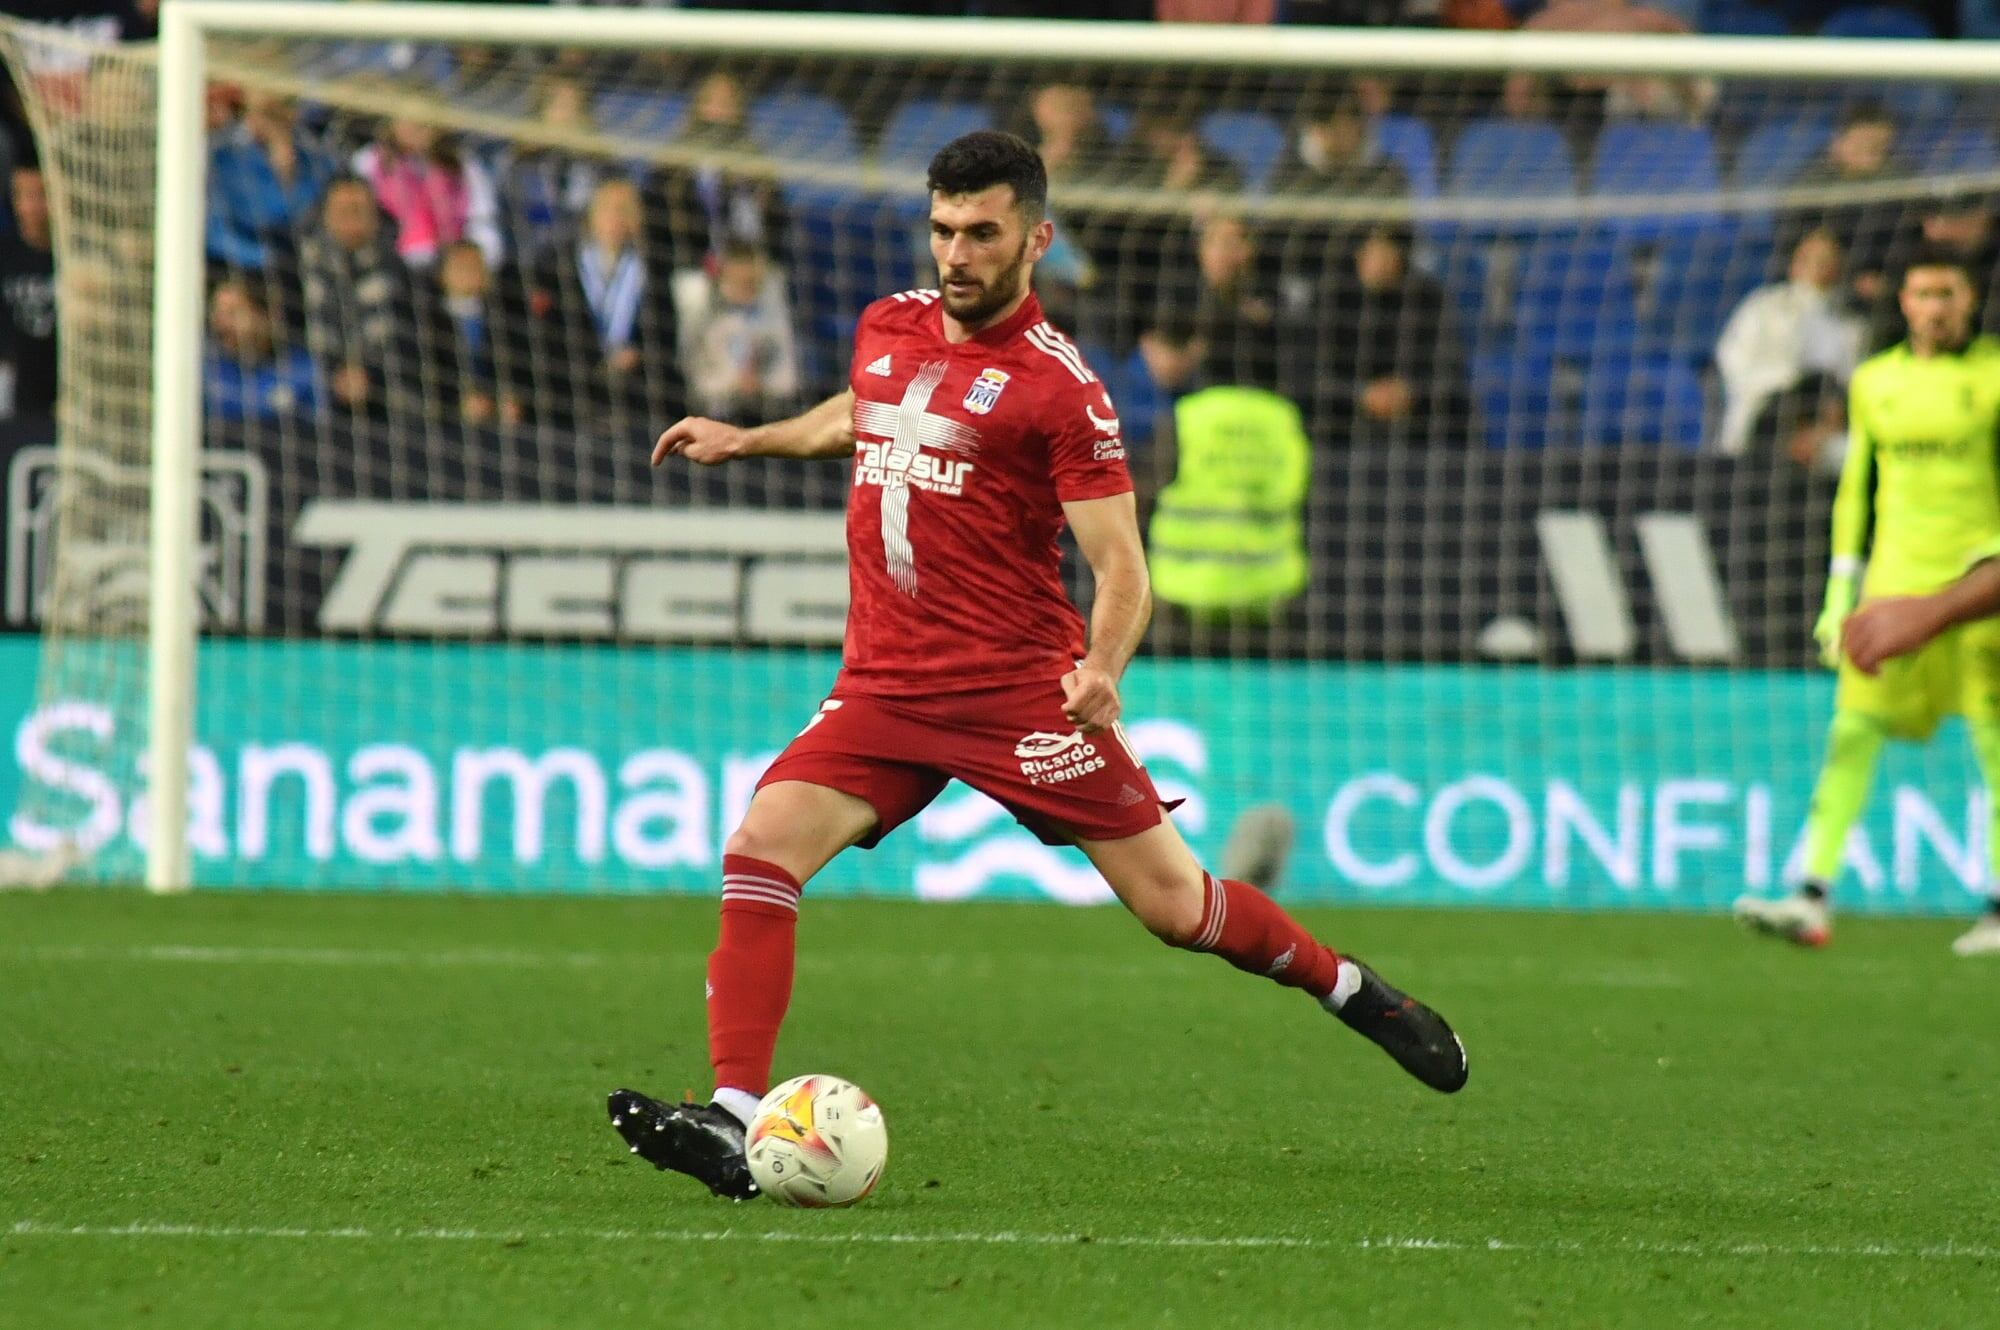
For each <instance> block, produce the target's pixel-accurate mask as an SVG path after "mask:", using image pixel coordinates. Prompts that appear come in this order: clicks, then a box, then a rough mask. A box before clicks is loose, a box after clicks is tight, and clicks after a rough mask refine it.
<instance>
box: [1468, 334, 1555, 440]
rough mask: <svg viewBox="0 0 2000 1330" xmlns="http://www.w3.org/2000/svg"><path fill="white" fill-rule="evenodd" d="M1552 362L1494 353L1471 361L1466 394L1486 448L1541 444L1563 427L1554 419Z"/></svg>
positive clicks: (1506, 353)
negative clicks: (1476, 412)
mask: <svg viewBox="0 0 2000 1330" xmlns="http://www.w3.org/2000/svg"><path fill="white" fill-rule="evenodd" d="M1555 379H1556V365H1555V363H1554V362H1553V361H1552V360H1550V359H1549V358H1548V357H1546V356H1537V355H1532V354H1525V355H1524V354H1518V353H1513V352H1498V353H1492V354H1487V355H1482V356H1479V357H1477V358H1476V359H1475V360H1474V361H1473V363H1472V395H1473V397H1474V399H1475V400H1476V401H1477V402H1478V405H1479V414H1480V419H1481V421H1482V422H1483V423H1484V425H1485V428H1486V443H1487V446H1488V447H1491V448H1546V447H1547V446H1549V444H1551V443H1552V442H1556V441H1557V440H1558V439H1560V438H1561V437H1562V435H1563V434H1565V433H1566V432H1567V431H1565V430H1564V429H1563V428H1562V421H1561V420H1560V418H1559V417H1560V416H1561V414H1562V413H1561V411H1560V409H1559V400H1558V394H1557V392H1556V389H1555Z"/></svg>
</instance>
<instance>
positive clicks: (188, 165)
mask: <svg viewBox="0 0 2000 1330" xmlns="http://www.w3.org/2000/svg"><path fill="white" fill-rule="evenodd" d="M212 37H228V38H234V39H254V38H293V39H313V40H343V39H351V40H367V41H382V42H389V41H411V42H463V41H466V40H468V39H476V40H477V41H479V42H482V43H492V44H496V45H498V44H504V43H509V42H521V43H533V44H542V45H559V46H564V47H588V48H600V49H605V48H610V49H627V50H671V51H675V52H695V53H702V52H707V53H716V54H724V53H733V54H755V53H761V52H768V51H783V52H786V53H791V54H798V53H810V54H824V55H827V56H844V57H855V58H863V59H879V58H884V57H895V56H901V57H937V58H939V59H943V60H953V61H960V62H963V61H966V60H967V59H968V58H969V55H970V54H974V53H976V57H977V59H980V60H990V61H993V62H998V63H1010V64H1032V63H1035V62H1040V61H1052V62H1067V63H1076V62H1088V63H1089V64H1091V65H1096V66H1135V67H1147V68H1153V69H1169V70H1170V69H1174V68H1182V67H1184V68H1189V69H1193V68H1231V67H1239V66H1240V67H1245V68H1250V67H1255V68H1262V69H1290V70H1306V71H1364V70H1365V71H1424V72H1452V73H1459V74H1484V75H1504V74H1507V73H1511V72H1519V71H1538V72H1546V73H1561V72H1567V71H1590V72H1593V73H1601V74H1633V75H1638V74H1645V75H1661V76H1680V77H1686V78H1727V77H1731V76H1736V77H1742V78H1783V79H1786V80H1800V81H1814V80H1824V81H1841V80H1849V81H1880V80H1897V81H1904V82H1910V83H1926V82H1946V81H1956V82H1967V83H1985V84H1989V85H2000V43H1993V44H1987V43H1974V42H1950V43H1942V42H1937V43H1934V42H1901V41H1872V40H1858V41H1837V42H1834V41H1818V40H1807V39H1791V38H1785V39H1734V38H1730V39H1723V38H1701V37H1689V38H1674V39H1664V38H1657V37H1608V36H1594V35H1558V34H1533V35H1526V34H1494V33H1471V32H1417V31H1391V30H1367V31H1356V30H1313V29H1300V28H1256V27H1227V28H1199V27H1189V26H1167V25H1123V24H1095V23H1042V22H1019V21H987V20H956V19H907V18H878V17H858V16H857V17H832V16H805V15H791V16H784V15H770V16H766V15H747V14H744V15H737V14H728V13H718V12H705V13H690V12H674V11H650V10H612V9H596V8H578V9H572V8H543V7H529V6H494V7H487V6H481V7H478V8H477V9H468V8H466V7H464V6H459V5H450V4H424V3H410V4H402V3H396V4H387V3H358V4H348V3H322V2H319V0H309V2H306V3H288V4H247V3H234V2H233V0H167V2H166V3H165V4H164V5H163V6H162V10H161V18H160V43H159V56H158V58H159V77H158V89H159V103H160V104H159V108H158V121H157V143H158V154H159V155H158V170H157V177H156V179H157V199H156V209H157V210H156V232H155V238H154V239H155V257H156V273H157V293H156V301H155V307H154V311H153V317H154V328H155V337H154V342H153V389H154V412H153V420H152V431H153V448H152V457H151V465H152V475H153V487H152V493H151V512H152V524H151V528H150V542H151V563H150V622H149V638H150V645H149V655H150V667H151V668H150V681H149V698H148V707H149V717H148V741H149V753H150V757H149V764H150V772H149V776H150V790H151V800H150V805H149V817H150V824H151V826H150V834H149V836H148V838H147V844H146V880H147V883H148V885H149V887H150V888H152V889H153V890H156V891H166V890H173V889H177V888H180V887H183V886H186V885H187V884H188V883H190V881H191V880H192V875H191V868H190V860H189V843H188V816H187V803H188V779H189V766H188V750H189V745H190V742H191V740H192V738H193V735H192V732H191V731H192V717H193V712H194V677H193V676H194V670H195V660H196V653H195V642H196V633H197V603H196V588H195V567H194V555H195V549H196V545H197V528H196V522H197V517H196V502H197V489H198V479H199V465H200V451H201V439H202V436H203V425H202V380H201V375H202V367H201V353H200V346H199V342H198V339H195V338H193V337H190V336H188V335H187V333H186V331H185V330H188V329H193V328H198V327H200V326H201V325H202V321H203V315H204V311H203V299H204V265H205V258H204V248H203V239H202V237H203V226H204V201H205V169H206V165H207V160H208V150H207V142H206V129H205V125H204V120H203V114H204V91H205V87H206V82H207V77H208V72H207V51H208V42H209V39H210V38H212ZM1425 206H1426V205H1424V204H1421V203H1420V204H1418V205H1416V209H1415V213H1414V215H1415V216H1417V217H1418V218H1421V217H1422V216H1424V208H1425ZM1437 206H1438V207H1440V208H1441V209H1442V210H1443V211H1444V212H1449V208H1450V205H1449V204H1440V205H1437Z"/></svg>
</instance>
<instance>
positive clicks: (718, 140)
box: [653, 70, 790, 269]
mask: <svg viewBox="0 0 2000 1330" xmlns="http://www.w3.org/2000/svg"><path fill="white" fill-rule="evenodd" d="M674 143H675V146H676V147H679V148H683V149H686V150H689V151H693V152H698V153H700V154H702V156H703V161H702V163H701V164H700V165H698V166H692V167H681V168H676V169H673V170H669V171H666V172H664V173H662V175H661V177H660V179H659V182H658V186H657V188H658V191H659V197H658V198H656V199H655V200H654V201H653V202H654V204H655V210H656V211H658V212H659V214H660V215H661V217H662V218H663V219H664V221H665V223H666V227H667V232H668V235H669V236H670V237H671V239H672V241H673V246H674V266H675V267H676V268H682V269H686V268H710V269H712V268H713V265H714V264H715V262H716V261H717V260H719V259H720V258H721V256H722V251H723V250H724V249H725V248H726V247H727V246H728V245H729V243H730V242H731V241H742V242H743V243H745V244H748V245H754V246H756V247H757V248H758V249H760V250H762V251H763V252H764V253H766V254H768V255H770V256H771V259H772V262H773V263H775V264H776V265H778V266H779V267H781V268H782V267H783V266H784V264H785V261H786V255H787V253H788V236H787V231H788V229H789V227H790V218H789V217H788V216H787V214H786V212H785V206H784V201H783V199H782V198H781V197H780V195H779V193H778V187H777V184H776V182H775V181H774V180H772V179H769V178H759V177H758V176H757V175H756V174H755V173H754V172H745V171H743V170H741V169H740V167H741V166H743V165H745V164H751V163H755V162H757V161H761V160H762V158H763V152H762V150H761V149H759V148H758V146H757V142H756V140H755V139H753V138H752V137H751V136H750V126H749V120H748V110H747V107H746V104H745V102H744V97H743V87H742V85H741V84H740V83H738V82H737V81H736V76H735V75H734V74H731V73H728V72H727V71H724V70H717V71H716V72H715V73H713V74H710V75H709V76H708V77H707V78H705V79H703V80H702V81H701V83H700V84H699V85H697V87H696V88H695V94H694V103H693V105H692V106H691V107H690V108H689V110H688V118H687V123H686V124H684V125H683V126H682V127H681V131H680V133H679V135H677V136H676V138H675V140H674Z"/></svg>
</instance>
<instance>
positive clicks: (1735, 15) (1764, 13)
mask: <svg viewBox="0 0 2000 1330" xmlns="http://www.w3.org/2000/svg"><path fill="white" fill-rule="evenodd" d="M1701 30H1702V31H1703V32H1706V33H1709V34H1711V35H1713V36H1718V37H1786V36H1789V35H1791V31H1792V25H1791V23H1790V22H1789V21H1788V20H1787V19H1786V18H1785V16H1784V15H1783V14H1780V13H1778V12H1777V11H1775V10H1770V9H1765V8H1764V7H1763V6H1761V5H1751V4H1741V3H1731V4H1720V5H1711V6H1710V7H1709V8H1707V9H1706V10H1704V11H1703V13H1702V16H1701Z"/></svg>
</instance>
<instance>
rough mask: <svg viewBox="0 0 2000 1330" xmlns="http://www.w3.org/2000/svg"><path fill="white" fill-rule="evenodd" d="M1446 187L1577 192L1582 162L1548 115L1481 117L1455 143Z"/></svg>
mask: <svg viewBox="0 0 2000 1330" xmlns="http://www.w3.org/2000/svg"><path fill="white" fill-rule="evenodd" d="M1444 192H1445V193H1446V194H1447V195H1450V196H1453V197H1457V198H1521V197H1524V196H1525V197H1533V198H1563V197H1567V196H1569V195H1572V194H1575V193H1576V162H1575V160H1574V159H1573V158H1572V157H1571V156H1570V151H1569V142H1568V140H1566V139H1564V138H1563V134H1562V131H1561V130H1560V129H1557V128H1556V127H1555V126H1554V125H1553V124H1551V123H1549V122H1547V121H1539V120H1497V119H1496V120H1475V121H1473V122H1472V123H1470V124H1468V125H1467V126H1466V127H1465V129H1464V130H1463V131H1462V132H1461V133H1460V134H1459V136H1458V142H1457V143H1455V144H1453V145H1452V150H1451V165H1450V166H1449V167H1448V168H1447V169H1446V171H1445V181H1444Z"/></svg>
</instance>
